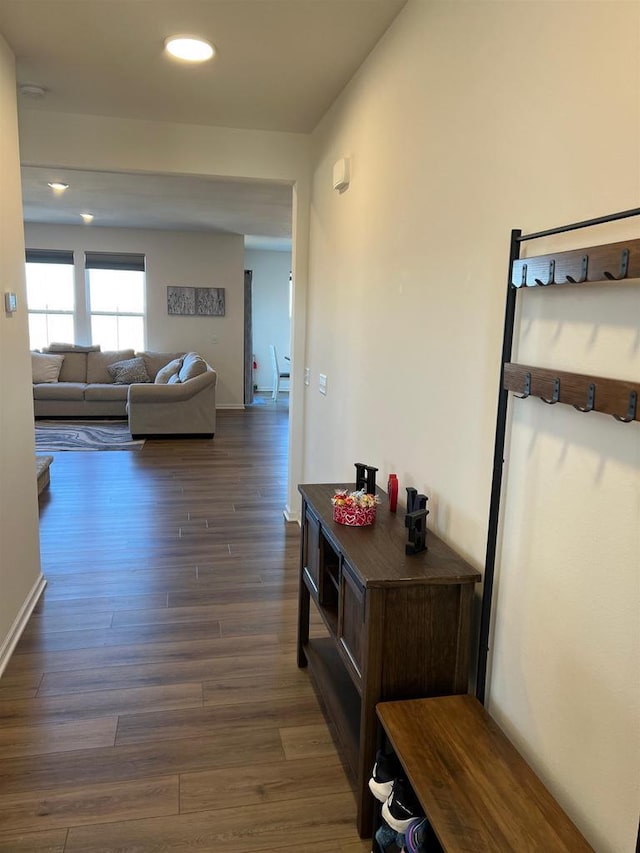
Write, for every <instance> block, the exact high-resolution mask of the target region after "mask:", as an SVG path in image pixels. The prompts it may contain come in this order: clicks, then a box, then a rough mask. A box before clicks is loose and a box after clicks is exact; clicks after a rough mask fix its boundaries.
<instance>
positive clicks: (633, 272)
mask: <svg viewBox="0 0 640 853" xmlns="http://www.w3.org/2000/svg"><path fill="white" fill-rule="evenodd" d="M634 278H640V240H627V241H625V242H623V243H608V244H607V245H606V246H591V247H590V248H586V249H575V250H573V251H570V252H554V253H552V254H550V255H536V256H535V257H531V258H519V259H517V260H514V262H513V265H512V268H511V284H512V286H513V287H546V286H549V285H560V284H585V283H589V282H599V283H600V284H615V283H616V282H617V283H619V282H621V281H626V280H627V279H634Z"/></svg>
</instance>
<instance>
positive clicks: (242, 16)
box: [0, 0, 406, 245]
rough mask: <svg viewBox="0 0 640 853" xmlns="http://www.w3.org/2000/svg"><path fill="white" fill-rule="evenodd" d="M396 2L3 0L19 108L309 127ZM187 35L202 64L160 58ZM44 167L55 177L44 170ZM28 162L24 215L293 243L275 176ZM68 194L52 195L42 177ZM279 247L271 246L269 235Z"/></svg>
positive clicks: (0, 7) (1, 21)
mask: <svg viewBox="0 0 640 853" xmlns="http://www.w3.org/2000/svg"><path fill="white" fill-rule="evenodd" d="M405 2H406V0H0V33H2V35H3V36H4V38H5V39H6V41H7V42H8V44H9V46H10V47H11V49H12V50H13V52H14V54H15V55H16V73H17V79H18V83H19V84H27V83H28V84H37V85H39V86H42V87H44V89H45V90H46V94H45V97H44V98H42V99H40V100H38V101H34V100H33V99H29V100H28V102H25V101H23V104H24V105H27V106H28V108H29V109H38V110H45V111H55V112H58V111H61V112H72V113H89V114H94V115H106V116H121V117H132V118H143V119H151V120H157V121H173V122H185V123H189V124H202V125H216V126H223V127H237V128H250V129H262V130H274V131H290V132H298V133H309V132H310V131H311V130H313V128H314V127H315V126H316V124H317V123H318V121H319V120H320V119H321V118H322V116H323V114H324V113H325V111H326V110H327V108H328V107H329V106H330V105H331V103H332V102H333V100H334V99H335V98H336V97H337V95H338V94H339V93H340V91H341V90H342V89H343V87H344V86H345V85H346V83H347V82H348V80H349V79H350V78H351V77H352V75H353V74H354V72H355V71H356V70H357V68H358V67H359V66H360V64H361V63H362V62H363V60H364V59H365V58H366V56H367V55H368V53H369V52H370V51H371V49H372V48H373V46H374V45H375V44H376V42H377V41H378V40H379V38H380V37H381V36H382V34H383V33H384V32H385V30H386V29H387V27H388V26H389V24H390V23H391V21H392V20H393V18H394V17H395V16H396V15H397V13H398V12H399V11H400V9H401V8H402V6H404V4H405ZM174 33H195V34H198V35H201V36H203V37H204V38H207V39H209V40H210V41H212V42H213V43H214V44H215V45H216V48H217V55H216V57H215V59H214V60H213V61H212V62H209V63H206V64H204V65H201V66H191V65H185V64H181V63H179V62H176V61H175V60H171V59H169V58H167V57H166V56H165V55H164V54H163V50H162V48H163V43H164V39H165V38H166V37H167V36H168V35H171V34H174ZM54 171H55V174H54ZM54 171H50V170H46V169H36V168H32V167H29V168H25V169H24V170H23V180H24V186H23V193H24V210H25V220H26V221H30V222H58V223H61V222H64V223H65V224H69V223H73V224H77V223H78V222H79V213H80V212H81V210H80V208H82V210H87V211H89V212H91V213H94V214H95V220H94V224H93V225H92V226H91V227H96V226H98V227H99V226H100V225H110V226H124V227H130V226H132V225H135V226H136V227H144V228H171V229H186V230H215V231H223V232H231V233H240V234H247V235H253V236H255V237H261V238H263V239H264V238H268V239H270V240H280V241H282V240H284V241H285V244H286V241H287V240H290V236H291V191H290V188H288V187H284V186H282V185H272V184H265V183H262V184H256V183H255V182H244V181H214V180H204V179H203V180H199V179H194V178H178V177H168V176H167V177H165V176H152V175H145V176H142V175H133V176H132V175H127V176H123V175H115V174H109V173H99V174H98V173H89V172H79V171H74V172H71V171H66V172H64V173H63V172H61V171H59V170H54ZM54 178H57V179H58V180H66V182H67V183H69V184H70V185H71V186H70V189H69V190H68V191H67V193H66V194H65V195H64V196H63V197H54V196H53V195H52V193H51V191H50V190H49V188H48V187H47V186H46V184H47V181H48V180H52V179H54ZM275 245H277V244H275Z"/></svg>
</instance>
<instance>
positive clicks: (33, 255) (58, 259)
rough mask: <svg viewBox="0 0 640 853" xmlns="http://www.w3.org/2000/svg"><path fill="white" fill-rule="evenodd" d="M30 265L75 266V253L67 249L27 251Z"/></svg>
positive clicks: (27, 259)
mask: <svg viewBox="0 0 640 853" xmlns="http://www.w3.org/2000/svg"><path fill="white" fill-rule="evenodd" d="M25 257H26V261H27V263H28V264H73V252H72V251H70V250H67V249H27V250H26V251H25Z"/></svg>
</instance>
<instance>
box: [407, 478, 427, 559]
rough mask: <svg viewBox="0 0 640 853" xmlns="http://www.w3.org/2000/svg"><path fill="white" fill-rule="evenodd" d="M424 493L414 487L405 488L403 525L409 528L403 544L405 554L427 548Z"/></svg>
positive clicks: (415, 552)
mask: <svg viewBox="0 0 640 853" xmlns="http://www.w3.org/2000/svg"><path fill="white" fill-rule="evenodd" d="M428 500H429V498H428V497H427V496H426V495H419V494H418V492H417V490H416V489H412V488H408V489H407V514H406V515H405V517H404V526H405V527H407V528H408V530H409V534H408V535H409V542H408V543H407V544H406V545H405V549H404V550H405V553H406V554H419V553H420V552H421V551H426V550H427V516H428V515H429V510H428V509H427V501H428Z"/></svg>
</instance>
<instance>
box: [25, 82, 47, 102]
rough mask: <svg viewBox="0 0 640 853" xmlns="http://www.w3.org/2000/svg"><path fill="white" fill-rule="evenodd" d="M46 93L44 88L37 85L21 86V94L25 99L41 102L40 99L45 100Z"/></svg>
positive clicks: (26, 84) (27, 84)
mask: <svg viewBox="0 0 640 853" xmlns="http://www.w3.org/2000/svg"><path fill="white" fill-rule="evenodd" d="M46 93H47V90H46V89H45V88H44V86H38V85H37V84H36V83H22V84H21V85H20V94H21V95H23V96H24V97H25V98H34V99H35V100H39V99H40V98H44V96H45V95H46Z"/></svg>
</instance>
